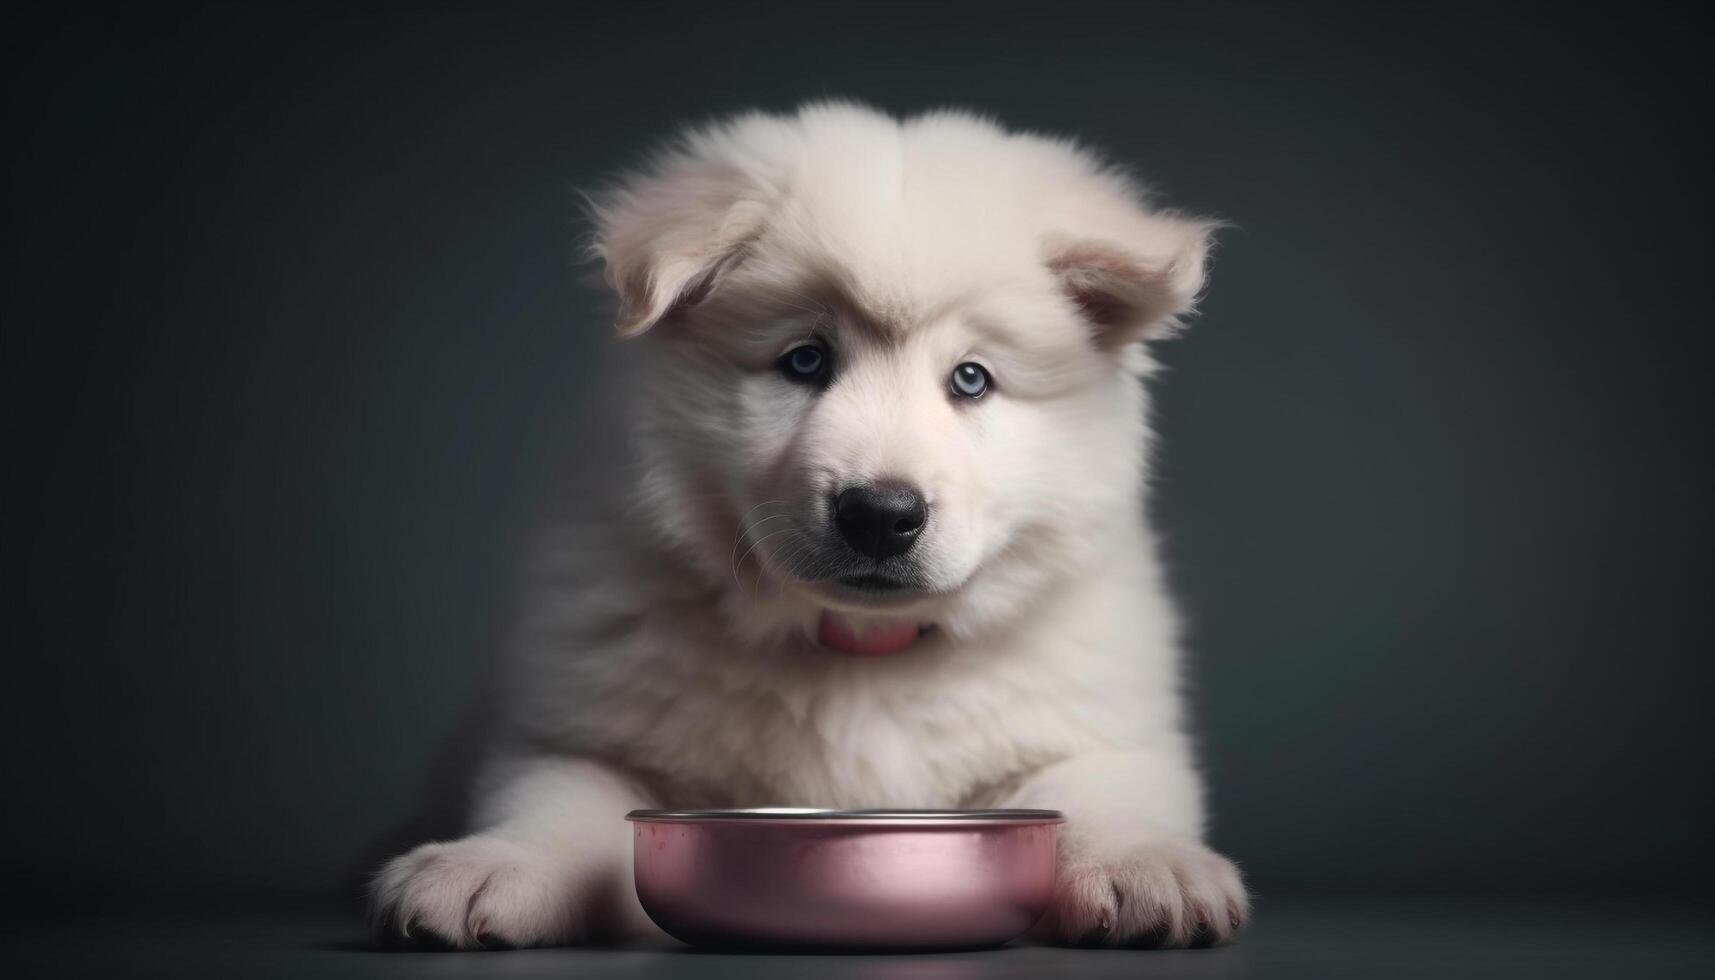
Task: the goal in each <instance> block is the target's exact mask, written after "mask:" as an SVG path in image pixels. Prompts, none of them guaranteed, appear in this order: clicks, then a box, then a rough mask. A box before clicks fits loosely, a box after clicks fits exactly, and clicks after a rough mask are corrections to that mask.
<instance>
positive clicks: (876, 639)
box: [816, 611, 922, 657]
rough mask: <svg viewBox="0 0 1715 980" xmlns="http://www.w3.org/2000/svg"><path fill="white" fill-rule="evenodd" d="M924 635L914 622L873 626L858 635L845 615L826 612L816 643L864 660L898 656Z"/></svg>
mask: <svg viewBox="0 0 1715 980" xmlns="http://www.w3.org/2000/svg"><path fill="white" fill-rule="evenodd" d="M921 632H922V628H921V627H920V626H918V624H917V621H916V620H914V619H895V620H891V621H888V622H880V623H872V624H870V625H868V626H865V627H864V628H863V632H861V633H860V632H858V631H857V630H855V629H853V628H852V624H851V622H850V621H849V620H847V619H846V618H845V617H844V616H841V615H839V614H837V613H831V612H827V611H823V613H822V621H821V622H820V623H818V624H817V626H816V640H817V642H819V643H821V644H822V645H823V646H825V647H827V648H829V649H830V650H838V651H840V652H841V653H855V654H857V655H859V656H862V657H874V656H880V655H881V654H885V653H898V652H899V651H901V650H903V649H905V648H906V647H908V646H910V645H911V644H913V643H916V642H917V636H918V634H919V633H921Z"/></svg>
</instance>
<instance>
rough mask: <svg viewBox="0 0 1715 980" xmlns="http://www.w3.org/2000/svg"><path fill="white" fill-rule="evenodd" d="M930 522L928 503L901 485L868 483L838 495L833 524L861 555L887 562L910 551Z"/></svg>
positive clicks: (918, 494)
mask: <svg viewBox="0 0 1715 980" xmlns="http://www.w3.org/2000/svg"><path fill="white" fill-rule="evenodd" d="M928 519H929V502H928V501H927V500H924V499H923V495H922V494H921V493H918V492H917V490H916V489H915V488H913V487H908V486H905V485H904V484H902V483H869V484H864V485H861V486H855V487H851V488H849V489H846V490H842V491H840V495H839V496H838V497H835V498H834V523H835V524H837V525H839V528H840V536H841V537H843V538H845V539H846V544H848V545H851V547H852V550H853V551H856V552H857V553H858V554H860V555H868V556H870V557H871V558H876V559H881V558H890V557H892V556H893V555H900V554H904V553H905V552H907V551H910V550H911V546H912V545H913V544H915V543H916V542H917V534H918V532H919V531H922V530H923V523H924V522H925V521H927V520H928Z"/></svg>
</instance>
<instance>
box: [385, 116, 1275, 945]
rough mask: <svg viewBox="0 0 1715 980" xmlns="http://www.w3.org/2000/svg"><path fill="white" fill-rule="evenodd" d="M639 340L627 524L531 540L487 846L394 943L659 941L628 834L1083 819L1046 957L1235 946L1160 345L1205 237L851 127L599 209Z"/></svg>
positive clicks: (391, 916) (805, 126)
mask: <svg viewBox="0 0 1715 980" xmlns="http://www.w3.org/2000/svg"><path fill="white" fill-rule="evenodd" d="M595 212H596V218H597V224H598V238H597V246H596V248H597V252H598V253H599V255H600V256H601V258H602V259H603V260H604V262H605V264H606V273H607V279H608V281H609V282H610V283H611V285H612V286H613V288H614V289H615V290H616V291H617V292H618V295H619V298H620V301H621V304H622V306H621V313H620V320H619V332H620V333H621V334H622V335H624V336H626V337H636V338H640V345H641V348H642V351H641V352H642V354H643V355H644V356H643V358H642V361H643V363H642V364H641V367H640V372H639V377H638V379H637V380H636V382H635V384H634V388H635V391H636V393H637V396H638V397H637V398H636V400H635V404H634V406H633V409H634V412H633V419H634V444H635V449H636V452H637V462H638V466H637V473H636V474H635V477H634V479H633V480H632V482H631V483H630V484H629V486H628V490H627V500H628V502H629V503H630V504H631V505H632V506H630V507H629V508H628V509H626V510H624V511H622V512H620V513H616V514H614V515H613V517H612V519H611V520H610V521H608V522H606V523H604V524H602V525H599V526H597V527H595V528H578V529H574V530H565V531H564V532H563V533H561V534H559V535H558V536H557V537H556V538H555V539H554V540H553V541H552V542H551V546H550V547H548V548H547V549H545V554H546V557H545V559H544V560H543V561H542V563H541V566H540V567H539V568H538V569H537V570H536V573H535V576H534V579H533V582H534V586H533V589H532V594H531V597H530V599H529V602H528V604H527V607H526V614H525V616H524V618H523V621H522V623H521V624H520V627H519V629H518V631H517V637H516V643H515V647H516V663H515V665H514V667H515V669H514V671H513V675H512V681H513V683H512V685H511V688H510V692H511V697H510V700H509V703H508V707H507V714H506V725H507V726H508V727H507V730H506V733H505V738H504V739H503V740H502V743H501V744H500V745H498V746H497V747H496V749H495V753H494V758H493V762H492V765H490V766H489V768H488V771H487V773H486V776H485V779H484V780H483V782H482V786H481V792H480V800H481V803H480V806H479V808H478V813H477V814H476V821H475V825H474V826H475V832H474V833H473V834H472V835H471V836H469V837H466V838H464V839H462V840H456V841H451V842H448V843H434V844H426V845H424V846H422V847H420V848H418V849H417V850H415V851H412V852H411V853H409V854H406V855H404V856H402V857H399V858H397V859H395V860H393V861H392V862H390V863H389V864H387V865H386V866H385V867H384V868H383V869H382V870H381V871H380V873H379V874H378V876H377V878H376V880H375V883H374V888H373V896H372V898H373V905H374V914H375V921H376V923H377V925H378V927H379V928H381V929H382V930H384V931H385V932H386V933H387V934H389V935H394V936H401V935H406V934H409V935H410V936H412V937H415V938H417V939H420V940H422V939H426V940H428V941H431V942H438V943H442V944H447V945H451V946H458V947H474V946H490V945H538V944H553V943H567V942H577V941H581V940H585V939H589V938H598V937H601V936H605V935H612V934H614V933H618V932H625V931H632V930H639V929H649V928H651V927H650V926H649V924H648V922H647V920H646V919H645V918H644V917H643V914H642V912H641V909H640V908H639V907H638V905H637V901H636V897H635V895H634V894H633V891H632V887H631V832H630V828H629V827H628V825H627V824H626V823H625V822H624V821H623V819H622V817H623V816H624V814H625V812H626V811H627V810H630V809H633V808H639V807H660V806H673V807H709V806H745V807H748V806H820V807H839V808H860V807H1043V808H1053V809H1060V810H1063V811H1065V812H1066V814H1067V816H1068V818H1069V823H1068V824H1067V825H1066V827H1065V830H1064V834H1063V836H1062V839H1061V840H1062V843H1061V867H1060V880H1059V886H1058V895H1057V897H1056V899H1055V904H1054V908H1053V910H1052V911H1051V913H1050V914H1049V916H1048V917H1047V918H1046V919H1045V920H1044V923H1043V926H1042V932H1043V934H1044V935H1045V936H1046V937H1048V938H1051V939H1056V940H1059V941H1065V942H1076V943H1094V944H1102V945H1164V946H1182V945H1189V944H1200V943H1212V942H1220V941H1222V940H1224V939H1226V938H1227V937H1228V936H1229V935H1230V934H1231V933H1232V932H1233V931H1234V930H1236V929H1237V928H1238V927H1239V926H1240V925H1241V924H1242V923H1243V920H1244V917H1245V915H1246V909H1247V899H1246V895H1245V890H1244V887H1243V885H1242V884H1241V883H1240V879H1239V875H1238V873H1237V871H1236V870H1235V869H1234V867H1233V865H1232V864H1231V863H1229V862H1228V861H1227V860H1225V859H1224V858H1222V857H1220V856H1219V855H1217V854H1215V853H1214V852H1212V851H1210V850H1209V849H1208V848H1206V847H1205V846H1204V845H1203V843H1202V835H1203V809H1202V802H1201V796H1202V793H1201V786H1200V783H1199V778H1198V774H1197V771H1196V768H1195V766H1194V763H1193V761H1192V752H1191V746H1190V743H1189V740H1188V737H1187V735H1186V733H1185V732H1184V730H1183V727H1182V725H1183V718H1182V711H1181V696H1180V691H1179V687H1180V678H1179V648H1178V642H1177V632H1178V628H1177V624H1176V619H1175V615H1174V610H1173V608H1172V605H1171V603H1170V601H1169V599H1168V597H1167V595H1166V591H1165V588H1164V585H1163V581H1162V574H1161V570H1160V567H1159V563H1158V560H1157V557H1156V545H1155V541H1154V540H1153V537H1152V535H1151V533H1150V530H1149V528H1148V527H1147V526H1146V524H1145V519H1144V503H1143V495H1144V489H1145V484H1146V481H1145V476H1146V460H1147V458H1148V436H1149V433H1148V430H1147V428H1146V417H1147V414H1148V409H1149V404H1148V398H1147V394H1146V390H1145V385H1144V378H1145V376H1146V375H1147V374H1148V373H1149V369H1150V366H1151V361H1150V359H1149V356H1148V352H1147V350H1146V348H1145V346H1144V342H1146V341H1149V340H1152V339H1156V338H1160V337H1163V336H1166V335H1167V334H1168V333H1170V332H1171V331H1172V330H1173V329H1174V327H1175V326H1176V325H1177V318H1178V317H1179V316H1180V315H1182V314H1184V313H1185V312H1186V311H1187V310H1188V309H1189V307H1190V305H1191V303H1192V301H1193V300H1194V299H1195V297H1196V296H1197V294H1198V291H1199V290H1200V289H1201V288H1202V286H1203V275H1204V262H1205V255H1206V252H1207V248H1208V241H1209V235H1210V231H1211V228H1212V225H1211V223H1209V222H1206V221H1200V220H1196V219H1192V218H1187V217H1184V216H1181V215H1178V214H1174V213H1171V212H1166V211H1162V210H1159V209H1157V208H1155V207H1153V206H1152V205H1151V204H1150V202H1149V201H1148V199H1147V198H1146V197H1145V196H1144V194H1143V193H1142V192H1141V191H1140V189H1139V188H1138V187H1137V186H1136V185H1135V184H1133V183H1132V182H1131V181H1129V180H1128V179H1126V178H1125V177H1124V176H1122V175H1121V174H1119V173H1117V172H1115V171H1114V170H1112V169H1109V168H1108V167H1106V166H1104V165H1103V164H1102V163H1100V162H1099V161H1098V160H1096V159H1095V158H1094V157H1092V156H1091V155H1090V154H1089V153H1087V152H1085V151H1083V150H1081V149H1079V148H1078V147H1077V146H1075V145H1074V144H1072V143H1070V142H1068V141H1065V140H1059V139H1050V138H1044V137H1041V136H1034V135H1027V134H1019V133H1009V132H1006V131H1005V130H1002V129H1000V128H998V127H997V126H995V125H994V124H992V123H990V122H987V121H984V120H982V119H979V118H976V117H973V116H970V115H966V114H961V113H952V112H943V113H932V114H929V115H924V116H919V117H916V118H912V119H907V120H904V121H898V120H895V119H892V118H890V117H888V116H885V115H882V114H880V113H877V112H874V111H871V110H869V109H865V108H861V107H858V106H853V105H849V104H821V105H813V106H809V107H806V108H804V109H803V110H801V111H799V112H798V113H796V114H793V115H789V116H772V115H762V114H752V115H745V116H741V117H738V118H736V119H733V120H730V121H728V122H724V123H721V124H719V125H714V126H710V127H708V128H704V129H700V130H697V131H694V132H692V133H689V134H688V135H685V136H684V137H683V138H682V139H681V140H680V141H679V142H678V143H677V144H675V146H674V148H673V149H672V150H670V151H668V152H665V153H664V154H662V155H661V156H660V157H659V158H658V159H656V160H655V161H653V163H652V165H651V166H650V167H649V168H648V169H647V170H646V171H645V172H642V173H639V174H636V175H633V176H631V177H630V178H628V179H626V180H625V181H623V182H622V185H621V186H620V187H619V188H618V189H616V190H613V191H612V192H610V193H608V194H606V195H605V196H603V197H601V198H600V199H599V200H598V201H597V204H596V208H595Z"/></svg>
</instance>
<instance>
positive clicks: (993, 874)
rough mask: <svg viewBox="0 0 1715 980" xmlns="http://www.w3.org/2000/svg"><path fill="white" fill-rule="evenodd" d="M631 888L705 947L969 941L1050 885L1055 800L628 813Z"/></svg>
mask: <svg viewBox="0 0 1715 980" xmlns="http://www.w3.org/2000/svg"><path fill="white" fill-rule="evenodd" d="M626 819H627V820H629V821H631V823H632V830H633V840H634V846H635V850H636V877H637V897H638V898H639V899H640V900H641V901H642V903H643V908H644V910H645V911H646V912H648V913H649V917H650V918H651V919H654V920H655V924H656V925H659V926H660V927H661V928H662V929H664V930H666V931H667V933H668V934H670V935H672V936H673V937H675V938H677V939H680V940H683V941H684V942H687V943H691V944H693V945H697V946H727V947H733V946H737V947H757V946H773V947H800V948H802V947H816V948H823V949H829V948H832V949H969V948H974V947H982V946H998V945H1000V944H1001V943H1004V942H1007V941H1008V940H1011V939H1016V938H1017V937H1019V936H1022V935H1023V934H1024V933H1025V932H1027V931H1029V929H1030V927H1031V926H1032V925H1033V924H1035V922H1036V920H1037V919H1038V918H1039V917H1041V915H1042V913H1043V912H1044V911H1046V910H1047V908H1048V903H1049V901H1050V900H1051V899H1052V898H1053V896H1054V845H1055V840H1056V838H1057V837H1058V834H1059V825H1060V824H1061V823H1064V822H1065V818H1064V817H1062V816H1061V815H1060V813H1059V812H1058V811H1055V810H799V809H764V810H633V811H632V812H631V813H629V814H627V815H626Z"/></svg>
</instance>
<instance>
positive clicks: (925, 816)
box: [625, 806, 1066, 826]
mask: <svg viewBox="0 0 1715 980" xmlns="http://www.w3.org/2000/svg"><path fill="white" fill-rule="evenodd" d="M625 819H627V820H629V821H632V822H633V823H703V822H707V821H716V822H721V823H820V822H824V821H827V822H838V823H846V824H849V823H866V822H867V823H876V824H908V825H919V826H921V825H930V824H940V825H945V824H967V823H969V824H995V823H1007V824H1058V823H1065V822H1066V815H1065V814H1063V813H1061V812H1060V811H1059V810H1005V809H1003V810H920V809H891V810H829V809H821V808H818V807H796V806H791V807H746V808H739V809H707V810H633V811H631V812H630V813H627V814H626V815H625Z"/></svg>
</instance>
